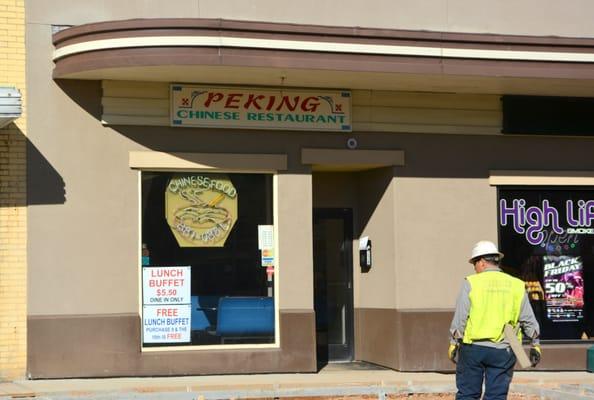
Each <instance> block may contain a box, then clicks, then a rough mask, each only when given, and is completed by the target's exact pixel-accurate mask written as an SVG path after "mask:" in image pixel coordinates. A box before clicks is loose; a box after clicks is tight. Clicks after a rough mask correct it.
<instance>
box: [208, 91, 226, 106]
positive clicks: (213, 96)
mask: <svg viewBox="0 0 594 400" xmlns="http://www.w3.org/2000/svg"><path fill="white" fill-rule="evenodd" d="M222 99H223V93H217V92H209V93H208V97H207V98H206V101H205V102H204V106H205V107H210V104H211V103H216V102H217V101H221V100H222Z"/></svg>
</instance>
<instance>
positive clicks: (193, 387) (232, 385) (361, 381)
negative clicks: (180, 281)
mask: <svg viewBox="0 0 594 400" xmlns="http://www.w3.org/2000/svg"><path fill="white" fill-rule="evenodd" d="M454 391H455V376H454V375H453V374H440V373H405V372H396V371H392V370H386V369H378V370H349V369H347V368H344V367H340V366H333V365H331V366H329V367H327V368H325V369H323V370H322V371H320V372H319V373H316V374H260V375H217V376H191V377H167V378H164V377H155V378H106V379H59V380H21V381H13V382H4V383H0V399H8V398H11V399H14V398H32V397H35V398H36V399H56V400H57V399H60V400H62V399H64V400H65V399H93V400H103V399H145V398H159V399H172V400H174V399H175V400H178V399H179V400H182V399H183V400H186V399H187V400H190V399H192V400H196V399H205V400H208V399H229V398H275V397H310V396H311V397H326V396H329V397H330V396H334V397H336V396H354V395H365V396H366V397H368V396H373V397H376V396H377V398H379V399H385V398H386V396H388V395H391V394H404V393H451V392H454ZM512 391H514V392H518V393H526V394H533V395H538V396H540V397H541V398H543V399H544V398H549V399H558V400H561V399H563V400H574V399H594V374H589V373H587V372H522V371H519V372H516V373H515V375H514V380H513V383H512Z"/></svg>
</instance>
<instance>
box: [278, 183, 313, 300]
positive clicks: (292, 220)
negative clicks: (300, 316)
mask: <svg viewBox="0 0 594 400" xmlns="http://www.w3.org/2000/svg"><path fill="white" fill-rule="evenodd" d="M277 178H278V183H277V190H278V195H277V199H278V205H277V207H276V217H277V220H278V232H279V233H278V236H279V237H278V244H279V279H280V285H279V286H280V288H279V302H280V309H281V310H287V309H294V310H311V309H313V239H312V188H311V174H279V175H277Z"/></svg>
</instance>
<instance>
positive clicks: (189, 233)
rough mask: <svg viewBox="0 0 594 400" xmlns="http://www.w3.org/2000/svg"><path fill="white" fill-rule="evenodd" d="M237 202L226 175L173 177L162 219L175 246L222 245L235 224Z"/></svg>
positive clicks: (235, 192)
mask: <svg viewBox="0 0 594 400" xmlns="http://www.w3.org/2000/svg"><path fill="white" fill-rule="evenodd" d="M237 199H238V194H237V190H236V189H235V187H234V186H233V183H232V182H231V180H230V179H229V177H228V176H227V175H224V174H178V175H174V176H173V177H172V178H171V179H170V180H169V182H168V184H167V187H166V189H165V218H166V219H167V223H168V224H169V227H170V228H171V231H172V232H173V235H174V236H175V239H176V240H177V243H178V244H179V246H180V247H222V246H224V245H225V241H226V240H227V237H228V236H229V233H230V232H231V229H233V226H234V225H235V222H236V221H237Z"/></svg>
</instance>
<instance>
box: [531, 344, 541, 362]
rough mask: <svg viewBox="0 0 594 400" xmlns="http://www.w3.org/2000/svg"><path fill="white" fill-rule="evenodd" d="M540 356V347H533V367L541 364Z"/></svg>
mask: <svg viewBox="0 0 594 400" xmlns="http://www.w3.org/2000/svg"><path fill="white" fill-rule="evenodd" d="M540 354H541V351H540V346H539V345H534V346H532V348H531V349H530V362H531V363H532V366H533V367H536V365H537V364H538V363H539V362H540Z"/></svg>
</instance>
